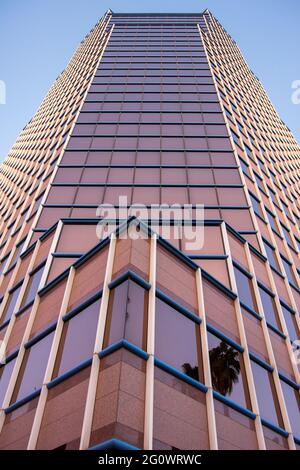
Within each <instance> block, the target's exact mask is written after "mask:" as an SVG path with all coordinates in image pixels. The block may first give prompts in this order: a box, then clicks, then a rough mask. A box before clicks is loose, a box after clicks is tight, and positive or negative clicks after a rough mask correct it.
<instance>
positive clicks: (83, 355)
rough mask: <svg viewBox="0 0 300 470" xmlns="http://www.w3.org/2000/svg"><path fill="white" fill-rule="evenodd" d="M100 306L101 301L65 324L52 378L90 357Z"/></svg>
mask: <svg viewBox="0 0 300 470" xmlns="http://www.w3.org/2000/svg"><path fill="white" fill-rule="evenodd" d="M100 304H101V299H99V300H97V301H96V302H94V303H92V304H91V305H89V306H88V307H86V308H85V309H84V310H82V311H81V312H80V313H78V314H77V315H75V316H74V317H73V318H71V319H70V320H68V321H67V322H66V323H65V325H64V329H63V335H62V339H61V345H60V349H59V353H58V357H57V359H56V364H55V371H54V376H59V375H61V374H63V373H64V372H66V371H67V370H69V369H72V368H73V367H75V366H77V365H78V364H80V363H81V362H82V361H84V360H86V359H89V358H90V357H92V354H93V350H94V344H95V336H96V329H97V323H98V318H99V313H100Z"/></svg>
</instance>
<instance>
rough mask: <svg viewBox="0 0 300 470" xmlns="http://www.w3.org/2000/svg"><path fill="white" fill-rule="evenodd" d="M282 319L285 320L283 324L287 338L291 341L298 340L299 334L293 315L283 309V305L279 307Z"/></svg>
mask: <svg viewBox="0 0 300 470" xmlns="http://www.w3.org/2000/svg"><path fill="white" fill-rule="evenodd" d="M281 309H282V312H283V315H284V318H285V323H286V327H287V329H288V333H289V337H290V339H291V340H292V341H294V340H295V339H299V338H300V333H299V329H298V326H297V322H296V318H295V314H293V313H291V312H290V311H289V310H288V309H287V308H285V307H284V306H283V305H282V306H281Z"/></svg>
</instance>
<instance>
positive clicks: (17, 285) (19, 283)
mask: <svg viewBox="0 0 300 470" xmlns="http://www.w3.org/2000/svg"><path fill="white" fill-rule="evenodd" d="M23 281H24V279H22V280H21V281H19V282H17V284H15V285H14V286H13V287H11V288H10V289H9V290H8V293H9V294H12V293H13V292H14V291H15V290H16V289H18V288H19V287H21V285H22V284H23Z"/></svg>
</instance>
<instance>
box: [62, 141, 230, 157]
mask: <svg viewBox="0 0 300 470" xmlns="http://www.w3.org/2000/svg"><path fill="white" fill-rule="evenodd" d="M79 138H80V137H79ZM107 150H112V149H90V148H86V147H85V148H84V147H82V148H79V149H70V148H69V149H67V150H66V152H75V153H76V152H89V153H93V152H98V153H101V152H107ZM114 151H117V152H135V153H136V152H143V153H144V152H145V153H147V152H160V153H172V154H174V153H180V154H182V153H184V152H189V153H209V152H211V153H222V154H223V153H227V154H231V155H232V153H233V152H232V150H228V149H227V150H225V149H224V150H217V149H216V150H208V149H206V150H205V149H197V150H195V149H185V150H174V149H160V148H159V149H142V150H139V149H136V148H131V149H118V150H114Z"/></svg>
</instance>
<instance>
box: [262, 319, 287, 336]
mask: <svg viewBox="0 0 300 470" xmlns="http://www.w3.org/2000/svg"><path fill="white" fill-rule="evenodd" d="M266 323H267V326H268V328H269V329H270V330H272V331H273V332H274V333H276V334H277V335H278V336H280V337H281V338H282V339H286V338H287V337H286V336H285V334H284V333H283V332H282V331H280V330H279V329H278V328H277V327H276V326H274V325H272V323H270V322H268V321H267V320H266Z"/></svg>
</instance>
